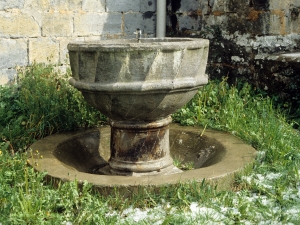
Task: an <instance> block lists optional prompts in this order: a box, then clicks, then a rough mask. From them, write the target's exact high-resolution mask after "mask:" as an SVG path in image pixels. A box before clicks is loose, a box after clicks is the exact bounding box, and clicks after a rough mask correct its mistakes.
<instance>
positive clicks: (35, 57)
mask: <svg viewBox="0 0 300 225" xmlns="http://www.w3.org/2000/svg"><path fill="white" fill-rule="evenodd" d="M28 51H29V64H32V63H34V62H37V63H58V62H59V42H58V41H57V40H53V39H51V38H32V39H30V40H29V49H28Z"/></svg>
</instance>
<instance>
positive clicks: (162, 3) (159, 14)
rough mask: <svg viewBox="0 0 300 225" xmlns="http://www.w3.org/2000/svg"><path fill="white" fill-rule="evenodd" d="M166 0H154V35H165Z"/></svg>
mask: <svg viewBox="0 0 300 225" xmlns="http://www.w3.org/2000/svg"><path fill="white" fill-rule="evenodd" d="M166 14H167V1H166V0H156V37H158V38H163V37H165V36H166Z"/></svg>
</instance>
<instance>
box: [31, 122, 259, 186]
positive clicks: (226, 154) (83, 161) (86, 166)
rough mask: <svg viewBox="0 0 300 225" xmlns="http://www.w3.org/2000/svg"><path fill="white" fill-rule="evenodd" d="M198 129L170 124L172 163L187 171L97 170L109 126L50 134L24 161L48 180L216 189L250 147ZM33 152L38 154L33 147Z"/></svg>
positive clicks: (103, 161) (248, 156) (105, 155)
mask: <svg viewBox="0 0 300 225" xmlns="http://www.w3.org/2000/svg"><path fill="white" fill-rule="evenodd" d="M202 132H203V128H201V127H183V126H180V125H178V124H171V125H170V152H171V156H172V158H173V159H174V160H175V161H176V162H180V163H182V164H184V165H187V164H188V165H193V168H194V169H192V170H187V171H183V172H180V173H174V174H167V175H152V176H141V177H138V176H113V175H101V174H97V173H99V172H98V171H101V169H103V168H104V167H105V166H107V161H108V159H109V157H110V150H109V149H110V148H109V146H110V127H108V126H104V127H101V128H98V129H91V130H85V131H78V132H73V133H67V134H56V135H51V136H48V137H46V138H44V139H42V140H40V141H37V142H36V143H34V144H33V145H32V146H31V149H32V151H33V153H32V154H30V156H29V160H28V162H29V164H30V165H31V166H33V167H34V168H35V169H36V170H38V171H43V172H44V171H46V172H47V174H48V177H51V178H52V179H53V178H54V180H62V181H71V180H74V179H76V180H78V181H79V182H82V181H87V182H89V183H91V184H93V187H94V188H96V189H99V190H101V189H105V190H107V189H110V188H112V187H116V186H119V187H125V188H130V187H137V186H145V185H147V186H161V185H165V184H176V183H178V182H186V181H202V180H203V179H206V180H211V181H213V182H214V183H216V184H218V186H220V187H221V188H227V187H229V186H230V184H231V183H232V181H233V174H234V173H235V172H237V171H239V170H240V169H242V168H243V167H245V165H247V164H249V163H251V162H252V160H253V159H254V157H255V154H256V150H255V149H254V148H252V147H251V146H249V145H247V144H245V143H244V142H243V141H241V140H240V139H238V138H236V137H234V136H233V135H230V134H228V133H225V132H220V131H215V130H210V129H206V130H205V131H204V132H203V135H202V136H201V134H202ZM37 150H38V154H36V151H37Z"/></svg>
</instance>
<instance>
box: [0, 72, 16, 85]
mask: <svg viewBox="0 0 300 225" xmlns="http://www.w3.org/2000/svg"><path fill="white" fill-rule="evenodd" d="M16 75H17V71H16V70H15V69H0V85H2V84H7V83H9V82H11V81H13V80H14V78H15V77H16Z"/></svg>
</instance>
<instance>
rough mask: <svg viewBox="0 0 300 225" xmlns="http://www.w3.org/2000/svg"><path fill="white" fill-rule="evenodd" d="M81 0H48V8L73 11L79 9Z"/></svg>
mask: <svg viewBox="0 0 300 225" xmlns="http://www.w3.org/2000/svg"><path fill="white" fill-rule="evenodd" d="M81 5H82V0H67V1H62V0H50V8H51V9H53V10H55V11H60V10H67V11H75V10H78V9H81Z"/></svg>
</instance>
